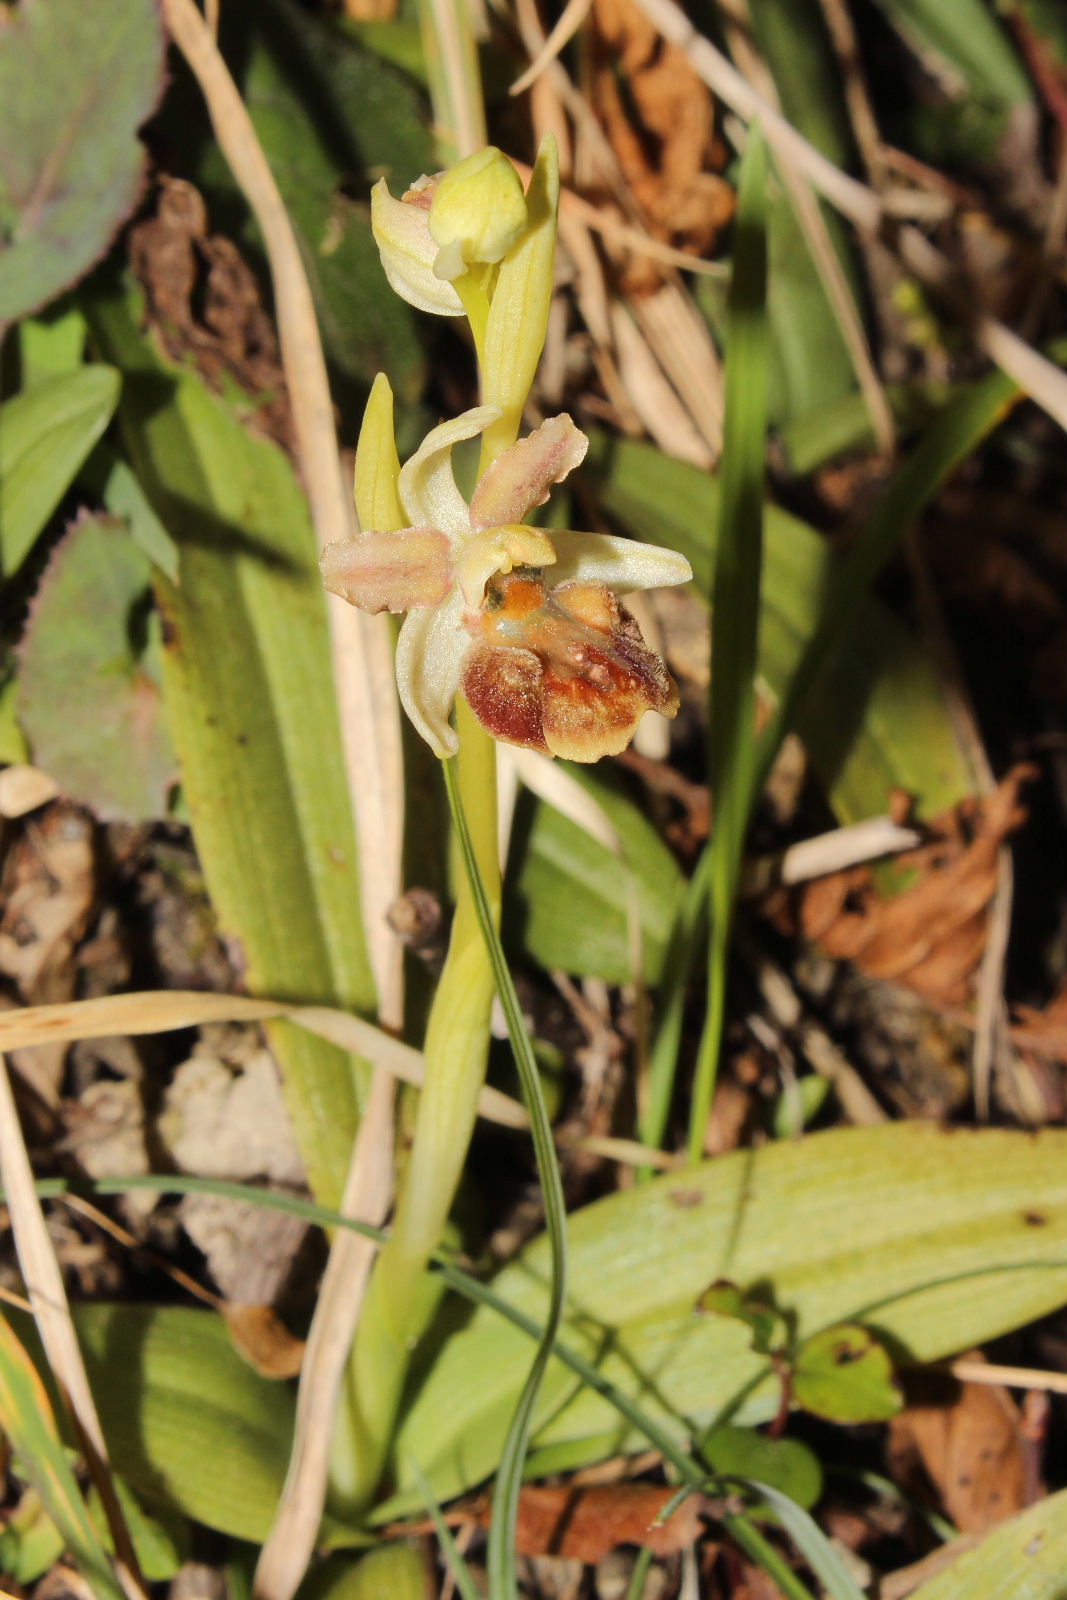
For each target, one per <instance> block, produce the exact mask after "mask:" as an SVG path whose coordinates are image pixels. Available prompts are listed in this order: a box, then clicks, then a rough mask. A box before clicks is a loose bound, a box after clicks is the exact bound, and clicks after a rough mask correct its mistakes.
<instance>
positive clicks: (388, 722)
mask: <svg viewBox="0 0 1067 1600" xmlns="http://www.w3.org/2000/svg"><path fill="white" fill-rule="evenodd" d="M163 11H164V16H165V19H166V23H167V27H168V28H169V30H170V33H171V35H172V37H173V39H174V42H175V44H176V45H177V46H178V48H179V50H180V51H181V53H182V55H183V56H184V57H185V59H186V61H187V62H188V64H189V67H190V70H191V71H192V73H193V74H194V76H195V77H196V80H197V82H198V83H199V85H200V89H201V92H202V93H203V96H204V100H205V102H206V104H207V108H208V112H209V114H210V117H211V124H212V127H213V128H214V131H215V137H216V138H217V139H218V142H219V148H220V149H221V151H222V153H223V155H224V156H225V158H226V160H227V162H228V163H229V166H230V169H231V171H232V172H233V175H234V178H235V179H236V181H237V184H238V186H239V187H240V189H241V192H242V193H243V194H244V196H245V199H246V200H247V201H248V204H249V206H250V207H251V210H252V212H253V214H254V215H255V218H256V221H257V223H258V224H259V228H260V232H261V233H262V235H263V242H264V244H265V246H266V250H267V256H268V259H269V262H270V271H271V281H272V286H273V290H274V303H275V306H276V308H277V315H278V336H279V341H280V345H281V354H282V363H283V365H284V368H285V376H286V382H287V384H288V388H289V397H290V402H291V405H292V412H293V427H294V430H295V433H296V443H297V453H298V455H299V458H300V466H301V472H302V477H303V482H304V487H305V490H306V492H307V496H308V501H309V504H310V507H311V516H312V521H313V522H314V525H315V532H316V534H317V536H318V540H319V543H320V545H325V544H330V543H331V542H332V541H334V540H335V539H344V538H346V537H348V535H349V534H351V533H352V532H353V530H354V527H355V510H354V507H353V504H352V496H351V494H350V492H349V488H348V485H347V483H346V482H345V480H344V475H343V472H342V468H341V460H340V455H339V453H338V449H337V436H336V433H335V430H334V417H333V402H332V400H331V398H330V388H329V382H328V379H327V376H326V363H325V361H324V359H323V354H322V344H321V341H320V339H319V331H318V325H317V323H316V320H315V308H314V304H313V302H312V298H311V290H310V288H309V286H308V281H307V275H306V273H305V272H304V267H303V263H302V261H301V259H300V250H299V246H298V245H297V241H296V237H295V235H294V233H293V229H292V225H291V223H290V221H289V217H288V214H287V212H286V210H285V205H284V203H283V201H282V198H281V195H280V194H279V192H278V186H277V184H276V183H275V181H274V176H273V174H272V173H271V170H270V167H269V165H268V163H267V159H266V157H265V156H264V154H263V150H262V148H261V146H260V143H259V140H258V138H257V137H256V132H255V129H254V127H253V126H252V121H251V118H250V117H249V115H248V112H247V110H246V109H245V106H244V104H243V102H242V100H241V97H240V95H239V93H238V91H237V87H236V85H235V84H234V82H233V79H232V78H231V77H230V74H229V71H228V69H227V67H226V63H225V62H224V60H223V59H222V56H221V55H220V54H219V51H218V49H217V48H216V46H215V42H214V40H213V38H212V36H211V33H210V30H209V29H208V26H207V24H206V23H205V21H204V18H203V17H202V16H201V15H200V13H199V11H198V10H197V8H196V6H195V5H194V4H193V0H163ZM326 601H327V612H328V615H329V618H330V629H331V638H332V643H333V663H334V680H335V684H336V689H337V699H338V709H339V712H340V719H341V733H342V740H343V743H344V751H345V763H346V769H347V775H348V785H349V792H350V794H351V796H352V804H353V810H354V813H355V816H356V819H357V824H358V827H357V840H358V845H359V857H360V872H361V886H362V897H363V917H364V923H365V926H366V929H367V942H368V948H369V950H370V953H371V962H372V965H373V967H374V973H375V979H376V981H377V984H378V995H379V1011H380V1014H381V1016H382V1018H383V1020H384V1021H386V1022H388V1023H389V1024H390V1025H398V1024H399V1022H400V1020H401V1018H400V1013H401V1006H402V988H401V984H402V972H403V967H402V960H403V955H402V951H401V950H400V947H399V945H398V943H397V941H396V940H394V939H392V938H391V937H390V936H389V935H388V934H387V933H386V932H384V930H385V928H386V923H385V914H386V912H387V911H388V909H389V907H390V906H391V905H392V904H393V903H394V901H395V900H396V898H397V895H398V893H399V881H400V850H401V836H402V829H403V809H402V803H401V797H402V796H403V792H404V790H403V765H402V756H401V747H400V722H399V711H398V709H397V702H396V689H395V683H394V680H393V673H392V650H391V641H390V636H389V632H388V619H387V618H384V617H377V618H374V617H365V616H364V615H363V614H362V613H361V612H358V611H354V610H353V609H352V607H350V606H346V605H345V604H344V602H343V601H341V600H338V599H336V597H335V596H331V595H328V596H327V597H326Z"/></svg>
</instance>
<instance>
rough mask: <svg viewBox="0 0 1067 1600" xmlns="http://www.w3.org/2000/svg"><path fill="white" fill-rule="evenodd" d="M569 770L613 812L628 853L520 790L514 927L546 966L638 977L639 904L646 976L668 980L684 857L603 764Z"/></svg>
mask: <svg viewBox="0 0 1067 1600" xmlns="http://www.w3.org/2000/svg"><path fill="white" fill-rule="evenodd" d="M567 770H568V771H569V772H570V773H571V774H572V775H573V776H574V777H575V778H576V779H577V781H578V782H579V783H580V784H581V785H582V787H583V788H584V789H586V790H587V791H588V792H589V793H590V794H591V795H592V796H593V798H594V799H595V800H596V802H597V804H598V805H599V806H600V807H601V808H602V809H603V811H604V812H605V813H606V815H607V817H608V820H609V821H610V823H611V825H612V827H613V828H614V829H615V832H616V834H617V835H618V838H619V841H620V844H621V846H622V850H623V854H624V857H625V865H624V864H623V863H622V862H620V860H619V858H618V856H616V855H615V854H614V853H613V852H612V851H611V850H609V849H608V848H607V846H606V845H604V844H601V843H600V841H599V840H597V839H594V838H593V837H592V836H591V835H590V834H589V833H587V832H586V831H585V829H584V828H582V827H580V826H579V824H578V823H576V822H572V821H571V820H570V818H569V817H565V816H564V815H563V814H562V812H559V811H557V810H556V809H555V808H554V807H553V806H550V805H548V804H546V803H545V802H544V801H538V800H534V799H533V797H532V796H529V795H524V796H522V797H521V798H520V801H519V807H518V811H517V816H516V824H515V835H514V839H515V842H514V847H513V860H514V861H515V866H514V870H513V874H512V876H511V877H510V879H509V884H508V895H507V899H506V911H505V929H506V932H507V933H508V935H509V936H510V939H511V940H512V941H516V942H518V941H521V944H522V947H523V949H524V950H526V951H527V952H528V953H529V954H530V955H532V956H533V957H534V958H535V959H536V960H537V961H538V962H539V963H540V964H541V966H543V967H548V968H552V967H558V968H560V969H561V970H562V971H564V972H579V973H582V974H583V975H586V976H590V975H591V976H595V977H599V978H604V979H606V980H607V981H608V982H609V983H626V982H628V981H629V980H630V979H631V978H632V976H633V966H634V955H635V954H636V952H635V951H633V950H632V940H631V932H630V928H631V908H634V909H636V912H637V920H638V922H639V924H640V951H641V960H642V966H643V972H644V978H645V981H646V982H647V983H650V984H655V983H657V982H658V981H659V978H660V974H661V972H662V968H663V960H664V956H665V954H666V949H667V941H668V939H669V938H670V932H671V927H672V925H673V922H674V917H675V913H676V911H677V909H678V905H679V902H680V900H681V895H682V877H681V873H680V872H679V870H678V865H677V863H676V862H675V859H674V857H673V856H672V855H671V853H670V851H669V850H668V849H667V846H666V845H665V844H664V843H663V840H662V839H661V838H660V836H659V834H658V832H657V831H656V829H655V828H654V827H653V826H652V824H651V823H650V822H649V821H648V819H647V818H646V817H645V816H643V815H642V813H641V812H640V811H639V810H638V808H637V807H636V806H635V805H634V803H633V801H632V800H630V799H629V798H628V797H627V796H626V794H625V793H624V792H623V791H622V790H621V789H620V788H618V787H617V786H616V785H614V784H613V783H612V782H611V781H610V779H608V778H605V777H603V776H602V775H601V774H600V773H596V772H589V771H586V770H584V769H580V768H576V767H573V766H571V765H568V766H567Z"/></svg>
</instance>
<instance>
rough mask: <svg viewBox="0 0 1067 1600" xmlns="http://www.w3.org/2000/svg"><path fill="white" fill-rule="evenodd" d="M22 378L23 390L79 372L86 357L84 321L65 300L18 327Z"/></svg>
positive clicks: (66, 299) (26, 319) (20, 373)
mask: <svg viewBox="0 0 1067 1600" xmlns="http://www.w3.org/2000/svg"><path fill="white" fill-rule="evenodd" d="M18 346H19V376H20V377H21V379H22V387H23V388H24V389H32V388H33V385H34V384H35V383H42V382H43V381H44V380H45V378H54V377H57V376H58V375H59V374H61V373H65V372H76V371H77V370H78V368H79V367H80V366H81V364H82V358H83V356H84V354H85V318H84V317H83V316H82V314H81V312H80V311H79V310H78V308H77V306H75V305H72V304H71V302H70V300H69V299H68V298H66V297H64V299H62V300H57V301H56V302H55V303H54V304H53V305H50V306H49V307H48V310H47V311H42V312H41V314H40V316H37V317H23V319H22V321H21V322H20V323H19V325H18Z"/></svg>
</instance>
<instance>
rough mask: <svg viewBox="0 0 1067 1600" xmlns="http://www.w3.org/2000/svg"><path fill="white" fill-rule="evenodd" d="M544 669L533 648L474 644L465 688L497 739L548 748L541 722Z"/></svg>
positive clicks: (470, 702)
mask: <svg viewBox="0 0 1067 1600" xmlns="http://www.w3.org/2000/svg"><path fill="white" fill-rule="evenodd" d="M543 673H544V669H543V667H542V665H541V662H540V660H539V658H538V657H537V656H536V655H535V654H534V652H533V651H532V650H522V649H516V648H513V647H511V646H504V647H501V648H494V647H493V646H492V645H487V644H474V645H472V646H471V649H470V652H469V654H468V656H467V659H466V662H465V663H464V667H463V678H462V682H461V688H462V690H463V695H464V698H465V699H466V701H467V704H468V705H469V706H470V708H471V710H472V711H473V712H474V715H475V716H476V717H477V718H478V721H479V722H480V723H481V724H482V727H483V728H485V729H486V730H487V731H488V732H489V733H491V734H492V736H493V738H494V739H502V740H504V742H505V743H506V744H518V745H523V746H524V747H525V748H526V749H529V750H542V751H545V752H547V750H548V745H547V744H546V743H545V735H544V730H543V728H542V725H541V686H542V677H543Z"/></svg>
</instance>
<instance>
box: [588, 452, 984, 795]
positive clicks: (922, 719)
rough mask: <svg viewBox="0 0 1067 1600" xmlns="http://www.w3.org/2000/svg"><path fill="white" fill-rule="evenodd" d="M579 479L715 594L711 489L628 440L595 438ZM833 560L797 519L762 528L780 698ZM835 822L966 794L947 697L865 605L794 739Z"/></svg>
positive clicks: (906, 638)
mask: <svg viewBox="0 0 1067 1600" xmlns="http://www.w3.org/2000/svg"><path fill="white" fill-rule="evenodd" d="M584 470H585V471H586V472H587V473H589V474H590V476H591V477H592V480H593V482H594V483H595V485H596V488H597V492H598V496H599V501H600V504H601V506H602V508H603V509H604V510H605V511H606V512H608V513H609V514H610V515H611V516H612V517H614V518H615V519H616V520H617V521H618V522H619V524H620V525H621V526H622V527H623V528H624V529H625V531H626V532H627V533H629V534H631V535H633V537H635V538H639V539H645V540H649V541H651V542H652V543H655V544H667V545H670V546H671V548H672V549H675V550H680V551H681V552H682V553H683V555H685V556H687V557H688V558H689V561H690V562H691V564H692V567H693V575H694V582H695V586H696V589H697V591H698V593H700V594H701V595H702V596H703V597H704V598H705V599H706V598H708V597H709V596H710V592H711V569H712V562H713V559H714V540H713V535H714V530H715V529H716V528H717V526H718V515H719V500H720V493H721V488H720V484H719V480H718V479H717V478H713V477H711V476H710V475H709V474H707V473H705V472H702V471H700V469H699V468H697V467H692V466H689V465H687V464H686V463H685V462H681V461H675V460H673V459H672V458H671V457H669V456H665V455H663V454H662V453H661V452H660V451H659V450H657V449H655V448H654V446H652V445H647V444H643V443H639V442H636V441H634V440H608V439H607V438H605V437H604V436H603V435H593V436H591V443H590V451H589V456H588V457H587V459H586V464H585V468H584ZM833 564H834V557H833V554H832V552H831V550H830V548H829V546H828V545H827V543H826V541H825V540H824V539H823V538H821V537H820V535H819V534H817V533H816V532H815V530H814V529H813V528H811V527H809V526H808V525H807V524H806V523H804V522H801V521H800V520H799V519H798V518H796V517H793V516H790V515H789V513H788V512H785V511H781V510H779V509H778V507H776V506H771V505H768V506H767V508H766V513H765V518H764V554H763V592H762V603H763V612H762V618H761V628H760V673H761V676H762V678H763V680H764V682H765V683H766V685H767V687H768V689H769V690H770V692H771V693H772V694H774V695H776V696H777V695H780V694H781V693H782V692H783V691H784V689H785V687H786V685H787V684H788V682H789V679H790V677H791V675H792V672H793V669H794V667H795V666H796V664H797V662H798V660H799V659H800V656H801V653H802V651H803V648H804V645H805V643H806V641H807V640H808V639H809V638H810V637H811V635H812V633H813V631H814V629H815V627H816V624H817V622H818V620H819V618H820V615H821V608H822V604H823V601H824V597H825V594H826V589H827V585H828V583H829V579H830V573H831V570H832V568H833ZM801 731H802V733H803V736H804V739H805V742H806V744H807V746H808V748H809V750H810V752H811V757H812V761H813V762H814V764H815V767H816V769H817V771H818V772H819V775H820V777H821V778H822V780H823V782H824V784H825V785H826V787H827V790H828V793H829V795H830V799H831V801H832V803H833V806H834V810H835V812H836V813H837V815H838V817H839V819H840V820H841V821H842V822H858V821H860V820H862V819H863V818H864V817H869V816H876V815H878V814H879V813H881V812H883V811H884V810H885V807H886V799H887V796H888V794H889V791H890V789H891V788H893V787H898V788H901V789H903V790H904V791H905V792H906V793H908V794H911V795H914V796H915V797H916V800H917V804H918V810H919V813H920V814H921V815H923V816H934V815H936V814H937V813H938V812H939V811H944V810H947V809H948V808H949V807H950V806H953V805H955V804H957V803H958V802H959V801H960V800H962V799H964V798H965V797H966V796H967V795H968V794H970V793H971V792H972V791H973V789H974V781H973V777H972V774H971V773H970V772H969V770H968V768H967V766H966V764H965V763H964V760H963V758H962V756H961V754H960V752H959V749H958V747H957V743H956V738H955V734H954V731H953V725H952V719H951V716H950V713H949V707H948V702H947V699H946V695H945V690H944V687H943V685H942V683H941V680H940V677H939V675H938V672H937V669H936V667H935V665H934V663H933V661H932V659H931V657H930V655H929V653H928V652H927V651H926V650H925V648H924V647H923V645H922V643H921V642H920V641H919V640H917V639H916V638H915V636H914V635H913V634H912V633H911V632H910V630H909V629H907V628H905V627H904V626H902V624H900V623H899V622H897V621H896V619H895V618H894V617H892V616H891V615H890V613H889V612H888V611H887V610H886V609H885V607H884V606H882V605H880V604H879V603H878V602H877V601H875V600H867V601H865V602H864V603H863V605H862V607H861V614H860V616H859V618H858V619H857V622H856V626H855V629H854V631H853V634H852V637H851V642H850V645H849V649H848V651H847V652H846V653H845V654H843V655H842V657H841V658H840V659H839V661H838V662H837V663H836V664H835V666H834V667H833V668H832V669H831V672H830V674H829V676H828V678H827V680H826V682H825V685H824V686H823V698H822V700H821V704H820V707H819V715H818V717H815V716H812V717H810V718H809V719H808V721H807V723H806V724H805V726H804V727H803V729H802V730H801Z"/></svg>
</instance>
